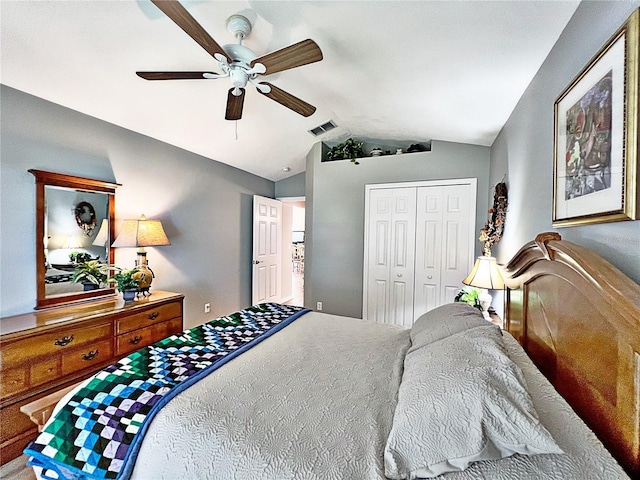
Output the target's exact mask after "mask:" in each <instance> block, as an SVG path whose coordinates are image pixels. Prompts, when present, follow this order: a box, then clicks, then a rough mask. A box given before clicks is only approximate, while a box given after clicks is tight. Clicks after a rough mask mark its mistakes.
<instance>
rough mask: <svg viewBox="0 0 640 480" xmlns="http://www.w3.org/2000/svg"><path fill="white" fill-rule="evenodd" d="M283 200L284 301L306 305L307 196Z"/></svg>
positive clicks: (289, 303) (281, 199) (290, 303)
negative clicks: (305, 224)
mask: <svg viewBox="0 0 640 480" xmlns="http://www.w3.org/2000/svg"><path fill="white" fill-rule="evenodd" d="M278 200H280V201H281V202H282V249H281V251H282V252H283V253H282V299H283V300H282V303H286V304H288V305H299V306H304V221H305V198H304V197H284V198H278Z"/></svg>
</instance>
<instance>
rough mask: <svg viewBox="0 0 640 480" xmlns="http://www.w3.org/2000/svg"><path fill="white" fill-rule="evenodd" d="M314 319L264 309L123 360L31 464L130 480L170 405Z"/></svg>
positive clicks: (60, 415) (49, 430)
mask: <svg viewBox="0 0 640 480" xmlns="http://www.w3.org/2000/svg"><path fill="white" fill-rule="evenodd" d="M307 311H308V310H307V309H304V308H302V307H296V306H290V305H280V304H276V303H264V304H260V305H256V306H253V307H250V308H247V309H245V310H241V311H239V312H236V313H233V314H231V315H229V316H225V317H221V318H218V319H215V320H212V321H210V322H208V323H205V324H203V325H199V326H197V327H194V328H192V329H190V330H186V331H184V332H182V333H181V334H179V335H172V336H170V337H167V338H165V339H163V340H161V341H159V342H157V343H155V344H153V345H150V346H147V347H145V348H142V349H140V350H138V351H136V352H134V353H132V354H131V355H129V356H127V357H125V358H123V359H121V360H119V361H118V362H117V363H115V364H113V365H110V366H109V367H107V368H105V369H104V370H102V371H101V372H99V373H97V374H96V375H95V376H94V377H93V378H92V379H91V380H90V381H89V382H88V383H86V384H85V385H84V386H83V387H82V388H80V389H79V390H78V391H76V392H75V394H74V395H73V396H72V397H71V398H70V399H69V401H68V402H67V403H66V404H65V405H64V406H63V407H62V408H60V409H59V410H58V412H57V413H56V414H55V415H54V417H53V419H51V420H50V421H49V423H48V424H47V426H46V427H45V429H44V430H43V431H42V433H41V434H40V435H39V436H38V437H37V438H36V439H35V440H34V441H33V442H31V444H30V445H29V446H28V447H27V448H26V449H25V453H26V454H27V455H29V456H31V459H30V460H29V464H30V465H35V466H39V467H42V468H43V469H44V470H43V473H42V476H43V477H44V478H60V479H70V480H71V479H73V480H80V479H92V480H93V479H118V480H120V479H123V480H124V479H126V478H128V477H129V476H130V474H131V471H132V469H133V465H134V463H135V458H136V455H137V453H138V451H139V449H140V444H141V442H142V439H143V437H144V433H145V432H146V430H147V428H148V426H149V424H150V423H151V420H152V418H153V417H154V415H155V414H156V413H157V412H158V411H159V410H160V409H161V408H162V407H163V406H164V405H165V404H166V403H167V402H168V401H169V400H171V399H172V398H173V397H175V396H176V395H177V394H178V393H180V392H181V391H183V390H185V389H186V388H188V387H189V386H191V385H193V384H194V383H196V382H197V381H198V380H200V379H201V378H203V377H205V376H206V375H208V374H209V373H211V372H212V371H214V370H215V369H217V368H219V367H221V366H222V365H224V364H225V363H226V362H228V361H229V360H231V359H232V358H234V357H236V356H238V355H240V354H241V353H243V352H245V351H246V350H248V349H250V348H251V347H253V346H254V345H256V344H257V343H259V342H261V341H262V340H264V339H265V338H267V337H268V336H270V335H272V334H274V333H275V332H277V331H278V330H281V329H282V328H284V327H285V326H287V325H289V324H290V323H291V322H293V321H294V320H295V319H297V318H299V317H300V316H301V315H303V314H304V313H306V312H307ZM50 471H53V472H55V474H54V475H53V476H52V475H50ZM48 472H49V473H48ZM56 475H57V476H56Z"/></svg>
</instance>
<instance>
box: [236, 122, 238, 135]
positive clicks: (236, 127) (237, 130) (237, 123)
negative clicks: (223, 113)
mask: <svg viewBox="0 0 640 480" xmlns="http://www.w3.org/2000/svg"><path fill="white" fill-rule="evenodd" d="M236 140H238V120H236Z"/></svg>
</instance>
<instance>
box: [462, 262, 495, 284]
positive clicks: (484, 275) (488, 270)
mask: <svg viewBox="0 0 640 480" xmlns="http://www.w3.org/2000/svg"><path fill="white" fill-rule="evenodd" d="M462 283H464V284H465V285H469V286H471V287H477V288H486V289H488V290H500V289H501V288H503V287H504V280H503V279H502V275H500V271H499V270H498V263H497V262H496V259H495V258H494V257H487V256H483V257H478V258H477V259H476V263H475V265H474V266H473V270H471V273H470V274H469V275H468V276H467V278H465V279H464V280H462Z"/></svg>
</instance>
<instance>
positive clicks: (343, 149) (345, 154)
mask: <svg viewBox="0 0 640 480" xmlns="http://www.w3.org/2000/svg"><path fill="white" fill-rule="evenodd" d="M362 157H364V151H363V150H362V142H359V141H358V140H356V139H355V138H349V139H348V140H346V141H344V142H342V143H339V144H338V145H336V146H335V147H332V148H331V150H330V151H329V153H328V154H327V158H328V159H329V160H346V159H347V158H348V159H350V160H351V162H353V163H354V164H356V165H360V162H358V161H357V160H356V158H362Z"/></svg>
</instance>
